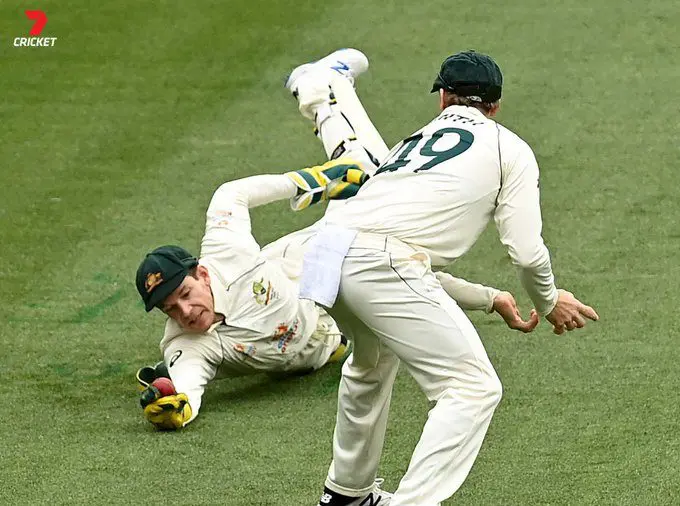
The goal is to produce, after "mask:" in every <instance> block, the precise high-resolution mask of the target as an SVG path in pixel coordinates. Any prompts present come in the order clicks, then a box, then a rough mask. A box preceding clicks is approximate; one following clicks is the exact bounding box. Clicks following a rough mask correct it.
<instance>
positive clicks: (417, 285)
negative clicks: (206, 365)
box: [341, 254, 498, 399]
mask: <svg viewBox="0 0 680 506" xmlns="http://www.w3.org/2000/svg"><path fill="white" fill-rule="evenodd" d="M341 288H342V292H341V293H342V296H343V297H342V298H343V300H344V302H345V304H346V305H347V306H348V307H349V308H350V310H351V311H352V312H353V313H354V315H355V316H356V317H357V318H358V319H360V320H361V321H362V322H363V323H364V324H365V325H366V326H367V327H368V328H369V329H370V330H371V331H372V332H373V333H374V334H375V335H377V336H378V337H379V339H380V340H381V341H383V342H384V343H385V345H386V346H387V347H389V348H390V349H391V350H392V351H393V352H394V353H395V354H396V355H397V356H398V357H399V358H400V359H401V360H402V361H403V362H404V363H405V364H406V366H407V367H408V369H409V371H410V372H411V374H412V375H413V376H414V378H415V379H416V381H418V383H419V385H420V386H421V388H422V389H423V391H424V392H425V393H426V394H427V396H428V397H429V398H430V399H436V398H438V397H439V395H440V394H441V393H442V392H443V391H444V390H446V389H447V388H451V387H465V388H468V389H476V388H479V389H480V391H483V390H486V389H488V388H489V384H490V383H497V382H498V379H497V377H496V374H495V371H494V370H493V366H492V365H491V362H490V361H489V358H488V356H487V354H486V351H485V350H484V346H483V344H482V342H481V339H480V338H479V335H478V334H477V331H476V330H475V328H474V326H473V325H472V323H471V322H470V320H469V319H468V318H467V316H466V315H465V313H464V312H463V311H462V310H461V309H460V308H459V307H458V305H457V304H456V303H455V302H454V301H453V300H452V299H451V298H450V297H449V296H448V295H447V294H446V292H445V291H444V290H443V289H442V288H441V285H440V284H439V282H438V281H437V280H436V277H435V276H434V273H432V270H431V269H429V267H428V266H427V265H426V264H424V263H422V262H420V261H418V260H412V259H394V258H392V257H390V256H389V254H388V255H387V256H386V257H385V261H384V262H371V261H370V258H365V259H352V258H347V259H346V260H345V264H344V265H343V283H342V285H341Z"/></svg>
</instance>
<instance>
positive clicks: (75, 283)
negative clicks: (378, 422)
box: [0, 0, 680, 506]
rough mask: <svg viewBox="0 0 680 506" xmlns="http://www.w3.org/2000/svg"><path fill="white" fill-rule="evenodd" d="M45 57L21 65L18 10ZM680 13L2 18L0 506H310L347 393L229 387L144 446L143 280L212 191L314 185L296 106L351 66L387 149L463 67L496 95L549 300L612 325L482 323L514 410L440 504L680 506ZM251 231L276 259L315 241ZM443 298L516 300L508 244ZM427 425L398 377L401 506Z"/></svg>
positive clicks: (316, 153)
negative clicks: (539, 214) (536, 172)
mask: <svg viewBox="0 0 680 506" xmlns="http://www.w3.org/2000/svg"><path fill="white" fill-rule="evenodd" d="M29 8H30V9H43V10H45V11H46V13H47V16H48V18H49V22H48V24H47V26H46V28H45V31H44V33H43V35H47V36H53V37H57V41H56V43H55V47H48V48H15V47H13V46H12V41H13V39H14V37H19V36H27V35H28V31H29V29H30V27H31V22H30V21H29V20H28V19H27V18H26V17H25V15H24V13H23V11H24V10H25V9H29ZM678 26H680V11H678V8H677V2H676V1H672V0H650V1H648V2H646V3H643V2H630V1H621V2H616V1H614V0H573V1H572V2H568V3H566V4H559V3H554V2H541V1H538V0H520V1H518V2H503V1H500V0H490V1H489V2H484V3H479V4H473V5H471V6H470V5H467V4H466V5H460V4H456V3H451V2H444V1H441V0H430V1H429V2H399V1H397V0H384V1H378V0H362V1H360V0H347V1H345V2H311V1H307V0H299V1H297V2H282V1H265V0H247V1H246V0H228V1H226V2H224V1H217V0H194V1H193V2H171V1H168V0H160V1H157V2H133V1H131V0H119V1H117V2H108V3H102V4H101V5H100V4H96V3H93V2H86V1H85V0H62V1H60V2H56V1H51V2H50V1H37V2H32V3H26V2H19V1H18V0H4V1H3V2H2V3H1V4H0V141H1V142H0V174H1V175H2V176H1V178H0V183H1V184H0V243H1V247H0V287H1V290H0V303H1V307H2V313H3V316H2V318H1V319H0V321H1V324H0V347H1V351H0V378H1V379H2V381H0V394H1V395H2V398H3V399H5V401H7V402H6V403H5V404H4V409H3V413H4V415H3V417H2V428H0V483H1V484H2V486H0V504H8V505H14V504H36V505H37V504H48V503H49V504H190V505H208V504H226V505H229V506H247V505H258V506H259V505H261V506H304V505H312V504H315V501H316V500H317V499H318V495H319V493H320V491H321V486H322V483H323V478H324V477H325V473H326V470H327V465H328V463H329V460H330V456H331V445H330V442H331V434H332V430H333V423H334V417H335V402H336V400H335V390H336V385H337V381H338V378H339V373H340V371H339V367H334V368H328V369H324V370H322V371H320V372H319V373H317V374H315V375H311V376H308V377H304V378H298V379H292V380H289V381H285V382H280V383H275V382H271V381H270V380H268V379H267V378H264V377H252V378H247V379H244V380H235V381H224V382H221V383H216V384H214V385H213V387H212V388H211V389H210V390H209V391H208V393H207V396H206V399H205V402H204V407H203V409H202V411H201V416H200V417H199V418H198V419H197V421H196V422H195V423H194V424H192V425H191V426H190V427H188V428H187V429H186V430H184V431H182V432H179V433H171V434H167V433H155V432H154V431H153V429H152V427H151V426H150V425H149V424H148V423H146V422H145V421H144V420H143V419H142V416H141V410H140V409H139V405H138V399H137V393H136V387H135V383H134V381H133V379H134V372H135V371H136V369H137V368H138V367H139V366H141V365H144V364H147V363H152V362H155V361H156V360H158V359H159V351H158V341H159V339H160V335H161V332H162V323H163V319H162V317H161V315H160V314H154V315H152V316H147V315H146V314H145V312H144V310H143V307H142V306H141V303H140V301H139V300H138V295H137V293H136V290H135V287H134V282H133V277H134V272H135V270H136V268H137V265H138V262H139V261H140V259H141V257H142V255H143V253H145V252H146V251H147V250H149V249H151V248H153V247H155V246H157V245H160V244H165V243H180V244H183V245H185V246H186V247H188V248H191V249H194V250H196V249H197V247H198V244H199V241H200V237H201V235H202V227H203V213H204V211H205V208H206V206H207V203H208V201H209V198H210V196H211V194H212V191H213V190H214V189H215V188H216V187H217V186H218V185H219V184H220V183H221V182H223V181H225V180H229V179H232V178H235V177H239V176H245V175H250V174H256V173H262V172H282V171H285V170H287V169H290V168H296V167H300V166H306V165H309V164H312V163H318V162H321V161H323V151H322V149H321V148H320V145H319V144H318V142H317V141H316V140H315V139H314V137H313V136H312V134H311V131H310V128H309V125H308V124H307V123H306V122H304V121H303V120H302V119H301V118H300V116H299V114H298V113H297V111H296V107H295V103H294V101H293V100H292V98H291V97H289V96H288V95H287V94H286V92H285V90H284V89H283V87H282V82H283V78H284V77H285V76H286V74H287V73H288V71H289V70H290V69H291V68H292V67H293V66H295V65H297V64H299V63H302V62H304V61H307V60H309V59H314V58H317V57H320V56H322V55H324V54H326V53H327V52H329V51H332V50H333V49H336V48H338V47H346V46H352V47H358V48H360V49H362V50H363V51H364V52H365V53H366V54H367V55H368V56H369V58H370V59H371V65H372V66H371V69H370V70H369V72H368V74H367V75H366V76H365V77H361V79H360V80H359V82H358V89H359V94H360V96H361V97H362V100H363V101H364V103H365V105H366V108H367V110H368V111H369V113H370V114H371V116H372V117H373V119H374V121H375V124H376V125H377V126H378V128H379V129H380V131H381V132H382V133H383V136H384V137H385V139H386V140H387V142H388V144H392V143H395V142H397V141H398V140H399V139H400V138H401V137H402V136H405V135H407V134H409V133H411V132H412V131H414V130H415V129H417V128H419V127H420V126H421V125H422V124H424V123H425V122H427V121H429V120H430V119H431V118H432V117H433V116H434V114H435V113H436V105H437V104H436V99H435V97H434V96H431V95H429V93H428V92H429V86H430V85H431V81H432V79H433V78H434V76H435V75H436V72H437V70H438V67H439V64H440V63H441V61H442V60H443V58H444V57H446V56H447V55H449V54H451V53H453V52H456V51H459V50H464V49H469V48H475V49H477V50H480V51H485V52H488V53H490V54H492V55H493V56H494V57H495V58H496V59H497V61H498V62H499V64H500V65H501V67H502V68H503V71H504V74H505V88H504V99H503V110H502V112H501V114H500V117H499V118H500V121H501V122H502V123H503V124H505V125H506V126H508V127H510V128H511V129H513V130H515V131H516V132H517V133H519V134H520V135H521V136H522V137H524V138H525V139H526V140H527V141H528V142H529V143H530V144H531V145H532V146H533V148H534V150H535V152H536V155H537V157H538V160H539V164H540V165H541V167H542V181H541V186H542V197H543V208H544V223H545V234H544V235H545V238H546V241H547V243H548V246H549V247H550V249H551V253H552V256H553V261H554V267H555V272H556V275H557V279H558V284H559V285H561V286H563V287H565V288H569V289H571V290H572V291H574V292H575V293H576V294H577V296H579V297H581V298H582V299H583V300H584V301H585V302H587V303H589V304H592V305H593V306H594V307H595V308H596V309H597V310H598V311H599V314H600V316H601V320H600V322H598V323H597V324H593V325H590V326H589V327H588V328H587V329H585V330H584V331H581V332H578V333H571V334H569V335H566V336H563V337H556V336H554V335H553V334H552V333H551V332H550V328H549V326H548V325H547V323H546V322H544V323H543V324H542V325H541V326H540V327H539V329H538V330H537V331H536V332H534V333H533V334H530V335H528V336H524V335H519V334H516V333H511V332H510V331H509V330H507V329H506V328H505V326H504V324H503V323H502V322H501V321H500V319H498V318H496V317H493V316H486V315H477V314H474V315H471V317H472V319H473V321H474V322H475V323H476V324H477V326H478V329H479V331H480V334H481V335H482V337H483V339H484V341H485V344H486V346H487V350H488V352H489V355H490V357H491V359H492V361H493V363H494V365H495V366H496V368H497V370H498V373H499V375H500V377H501V379H502V381H503V384H504V387H505V393H504V399H503V401H502V403H501V405H500V407H499V409H498V411H497V413H496V416H495V418H494V421H493V422H492V425H491V429H490V431H489V434H488V436H487V439H486V442H485V444H484V446H483V449H482V452H481V454H480V456H479V458H478V460H477V463H476V465H475V467H474V468H473V471H472V473H471V475H470V477H469V479H468V480H467V482H466V483H465V484H464V486H463V487H462V488H461V490H460V491H459V493H458V494H457V495H456V496H455V497H454V499H452V500H450V501H448V502H447V503H446V504H451V505H454V504H455V505H475V506H496V505H521V506H524V505H526V506H531V505H612V506H614V505H616V506H622V505H654V506H656V505H672V504H680V437H679V436H678V434H680V421H679V420H680V408H679V407H678V406H679V403H678V400H679V395H678V392H679V391H680V374H678V372H677V366H678V363H679V362H680V353H679V352H678V341H679V339H678V338H679V336H680V325H679V324H678V320H677V318H676V312H677V306H678V301H679V300H680V296H678V294H677V287H678V286H680V262H679V261H678V251H679V250H680V225H679V224H678V221H679V218H680V208H679V207H678V199H677V192H678V190H677V188H678V183H680V175H679V172H678V167H677V165H678V163H677V160H678V155H679V154H680V152H679V149H678V146H679V145H680V144H679V142H678V137H679V134H680V128H679V123H678V113H679V112H680V88H679V87H678V81H679V80H680V66H679V65H678V61H677V56H678V54H680V53H679V51H680V35H679V32H678V29H677V27H678ZM286 208H287V204H286V203H285V202H284V203H279V204H275V205H272V206H270V207H268V208H265V209H258V210H256V211H255V212H254V225H255V230H256V233H257V237H258V239H260V242H261V244H265V243H267V242H269V241H271V240H272V239H275V238H277V237H279V236H280V235H282V234H284V233H286V232H289V231H292V230H294V229H296V228H300V227H302V226H303V225H306V224H309V223H311V222H313V221H314V220H315V219H316V218H318V217H319V216H320V212H321V211H320V210H313V211H310V212H308V213H305V214H302V215H293V214H292V213H290V212H288V211H287V209H286ZM455 272H456V273H458V274H460V275H462V276H464V277H467V278H469V279H472V280H477V281H482V282H485V283H487V284H493V285H496V286H499V287H502V288H505V289H509V290H512V291H513V292H515V293H516V294H517V295H518V297H519V299H520V300H521V303H522V306H523V308H525V309H526V310H527V311H528V309H529V308H530V307H529V305H528V300H527V298H526V296H525V295H524V294H523V293H522V292H521V287H520V286H519V282H518V280H517V279H516V276H515V273H514V271H513V269H512V267H511V266H510V264H509V261H508V259H507V255H506V253H505V251H504V250H503V248H502V246H501V245H500V243H499V242H498V240H497V234H496V232H495V230H493V229H490V230H488V231H487V233H485V235H484V236H483V237H482V239H481V240H480V242H479V243H478V244H477V245H476V246H475V248H474V249H473V251H472V252H471V253H470V254H469V255H468V256H467V257H466V258H465V259H463V260H462V261H461V262H460V263H459V264H458V265H457V266H456V267H455ZM427 408H428V405H427V402H426V401H425V399H424V397H423V396H422V395H420V393H419V391H418V388H417V386H416V385H415V383H414V382H413V381H412V380H411V379H410V377H408V375H407V374H406V373H405V372H404V371H401V374H400V376H399V378H398V381H397V385H396V389H395V395H394V401H393V408H392V416H391V424H390V426H389V433H388V441H387V445H386V448H385V452H384V454H383V464H382V468H381V475H382V476H384V477H385V479H386V482H385V487H386V488H387V489H388V490H393V489H394V488H395V487H396V486H397V484H398V481H399V479H400V477H401V475H402V474H403V472H404V471H405V469H406V466H407V464H408V459H409V457H410V454H411V452H412V449H413V446H414V445H415V443H416V441H417V439H418V436H419V433H420V429H421V427H422V424H423V422H424V420H425V417H426V412H427Z"/></svg>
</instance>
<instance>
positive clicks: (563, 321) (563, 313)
mask: <svg viewBox="0 0 680 506" xmlns="http://www.w3.org/2000/svg"><path fill="white" fill-rule="evenodd" d="M557 292H558V297H557V304H555V307H554V308H553V310H552V311H551V312H550V313H548V315H546V317H545V318H546V320H548V321H549V322H550V323H552V326H553V332H554V333H555V334H558V335H560V334H563V333H564V331H565V330H574V329H580V328H582V327H585V325H586V318H587V319H588V320H593V321H597V320H599V319H600V317H599V316H598V314H597V313H596V312H595V310H594V309H593V308H592V307H590V306H586V305H585V304H583V303H582V302H581V301H580V300H578V299H577V298H576V297H574V294H573V293H571V292H568V291H566V290H558V291H557Z"/></svg>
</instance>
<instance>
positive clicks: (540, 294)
mask: <svg viewBox="0 0 680 506" xmlns="http://www.w3.org/2000/svg"><path fill="white" fill-rule="evenodd" d="M515 263H516V265H517V269H518V273H519V278H520V281H521V282H522V286H524V289H525V290H526V292H527V294H528V295H529V298H530V299H531V301H532V302H533V303H534V307H535V308H536V311H538V314H539V315H541V316H545V315H547V314H548V313H550V311H552V309H553V307H555V304H556V303H557V287H556V286H555V277H554V276H553V272H552V266H551V265H550V256H549V254H548V250H547V248H546V247H545V246H542V247H541V248H539V250H538V253H537V255H536V256H534V257H533V258H531V259H528V258H525V259H521V260H519V261H516V262H515Z"/></svg>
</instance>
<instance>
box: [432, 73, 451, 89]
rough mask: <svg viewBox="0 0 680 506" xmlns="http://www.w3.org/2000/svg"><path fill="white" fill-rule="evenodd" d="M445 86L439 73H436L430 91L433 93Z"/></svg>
mask: <svg viewBox="0 0 680 506" xmlns="http://www.w3.org/2000/svg"><path fill="white" fill-rule="evenodd" d="M446 88H447V86H446V84H444V81H442V78H441V76H440V75H437V78H436V79H435V80H434V83H433V84H432V89H431V90H430V93H434V92H435V91H439V90H441V89H446Z"/></svg>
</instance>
